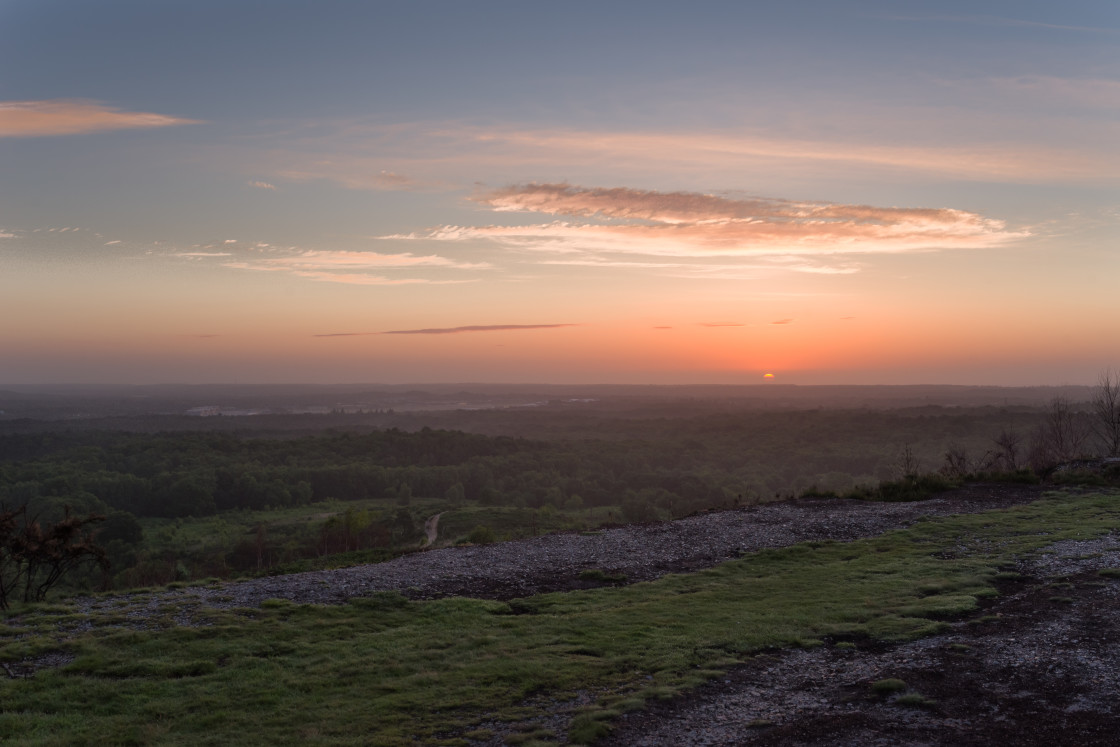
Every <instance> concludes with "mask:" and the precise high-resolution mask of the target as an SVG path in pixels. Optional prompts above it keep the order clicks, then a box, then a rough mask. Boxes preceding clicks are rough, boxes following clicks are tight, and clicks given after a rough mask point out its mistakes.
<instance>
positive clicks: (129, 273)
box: [0, 0, 1120, 385]
mask: <svg viewBox="0 0 1120 747" xmlns="http://www.w3.org/2000/svg"><path fill="white" fill-rule="evenodd" d="M1118 114H1120V4H1118V3H1116V2H1115V0H1094V1H1086V0H1069V1H1068V2H1064V3H1053V2H1029V1H1023V0H1015V1H1000V0H997V1H993V2H980V3H977V2H968V3H965V2H951V1H950V2H938V3H933V2H920V1H919V2H907V3H898V2H851V1H845V0H840V1H828V2H825V1H823V0H815V1H811V2H810V1H806V2H797V3H785V4H775V3H767V4H763V3H748V2H703V1H700V2H692V3H687V4H686V3H681V2H656V1H654V0H643V1H642V2H608V1H605V0H599V1H597V2H584V1H582V0H568V1H567V2H564V3H551V2H549V3H545V2H489V1H487V0H477V1H474V2H428V1H427V0H408V2H340V1H338V0H315V1H314V2H293V1H291V0H268V1H267V2H249V1H247V0H246V1H240V2H239V1H238V0H222V1H221V2H212V1H210V0H192V1H191V2H180V1H179V0H164V1H162V2H151V0H137V1H135V2H122V1H118V0H99V2H96V3H90V2H81V1H80V0H66V1H65V2H59V1H57V0H0V385H5V384H7V385H15V384H50V383H64V382H65V383H75V382H77V383H120V384H145V383H258V382H259V383H297V382H308V383H356V382H370V383H426V382H428V383H430V382H510V383H513V382H536V383H650V384H653V383H657V384H666V383H668V384H672V383H682V384H684V383H721V384H736V383H741V384H762V383H764V382H781V383H786V384H837V383H839V384H915V383H933V384H939V383H944V384H1001V385H1036V384H1055V385H1056V384H1084V383H1092V382H1093V381H1095V380H1096V378H1097V376H1098V374H1099V373H1100V372H1101V371H1102V370H1103V369H1105V368H1107V367H1113V368H1114V369H1116V368H1120V241H1118V239H1120V127H1118V126H1117V125H1118ZM766 374H772V376H769V377H766ZM764 377H765V378H764Z"/></svg>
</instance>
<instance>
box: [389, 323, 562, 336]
mask: <svg viewBox="0 0 1120 747" xmlns="http://www.w3.org/2000/svg"><path fill="white" fill-rule="evenodd" d="M578 326H579V325H577V324H485V325H473V326H469V327H443V328H436V329H395V330H391V331H389V332H382V333H381V334H383V335H456V334H460V333H463V332H504V331H508V330H520V329H556V328H557V327H578Z"/></svg>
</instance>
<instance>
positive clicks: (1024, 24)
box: [890, 15, 1120, 36]
mask: <svg viewBox="0 0 1120 747" xmlns="http://www.w3.org/2000/svg"><path fill="white" fill-rule="evenodd" d="M890 20H893V21H913V22H917V23H929V22H930V21H940V22H943V23H960V24H970V25H975V26H1005V27H1021V28H1038V29H1050V30H1053V31H1077V32H1083V33H1089V34H1104V35H1108V36H1120V28H1110V27H1107V26H1069V25H1066V24H1060V23H1044V22H1041V21H1027V20H1024V19H1022V18H1005V17H1002V16H953V15H929V16H890Z"/></svg>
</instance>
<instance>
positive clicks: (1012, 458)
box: [990, 428, 1023, 472]
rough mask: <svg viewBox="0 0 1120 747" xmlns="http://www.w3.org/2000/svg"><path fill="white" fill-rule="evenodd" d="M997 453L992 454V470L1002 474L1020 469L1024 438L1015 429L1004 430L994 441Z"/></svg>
mask: <svg viewBox="0 0 1120 747" xmlns="http://www.w3.org/2000/svg"><path fill="white" fill-rule="evenodd" d="M993 443H994V444H995V447H996V448H995V451H993V452H992V457H991V466H990V469H993V470H996V471H1001V472H1014V471H1015V470H1017V469H1019V453H1020V451H1021V450H1022V447H1023V436H1022V435H1021V434H1019V433H1017V432H1016V431H1015V429H1014V428H1004V429H1003V430H1001V431H1000V432H999V435H998V436H996V437H995V438H994V439H993Z"/></svg>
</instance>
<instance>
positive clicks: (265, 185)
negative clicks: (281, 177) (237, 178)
mask: <svg viewBox="0 0 1120 747" xmlns="http://www.w3.org/2000/svg"><path fill="white" fill-rule="evenodd" d="M249 186H250V187H256V188H257V189H271V190H272V191H273V192H275V191H276V185H275V184H269V183H268V182H258V181H251V182H249Z"/></svg>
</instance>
